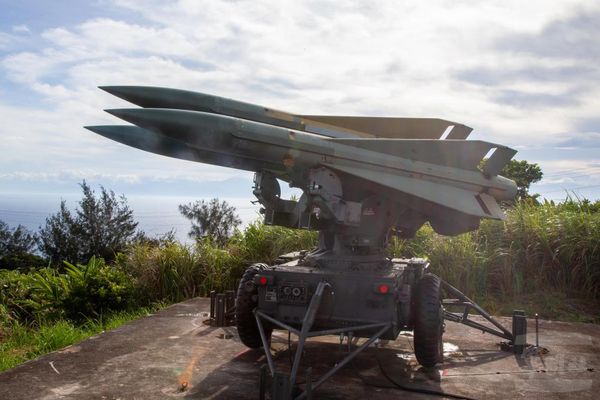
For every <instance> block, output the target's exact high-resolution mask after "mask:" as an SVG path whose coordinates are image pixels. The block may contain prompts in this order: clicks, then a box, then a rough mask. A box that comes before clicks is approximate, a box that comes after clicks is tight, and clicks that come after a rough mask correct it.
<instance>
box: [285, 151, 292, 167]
mask: <svg viewBox="0 0 600 400" xmlns="http://www.w3.org/2000/svg"><path fill="white" fill-rule="evenodd" d="M283 166H284V167H286V168H292V167H293V166H294V158H293V157H292V156H291V155H289V154H288V155H286V156H285V157H284V158H283Z"/></svg>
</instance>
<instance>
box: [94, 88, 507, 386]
mask: <svg viewBox="0 0 600 400" xmlns="http://www.w3.org/2000/svg"><path fill="white" fill-rule="evenodd" d="M101 89H103V90H105V91H107V92H108V93H111V94H113V95H115V96H118V97H120V98H122V99H124V100H126V101H128V102H130V103H133V104H134V105H136V106H139V107H137V108H125V109H112V110H106V111H107V112H109V113H110V114H112V115H114V116H116V117H118V118H120V119H122V120H124V121H126V122H128V123H130V124H131V125H107V126H90V127H87V128H88V129H89V130H91V131H93V132H95V133H97V134H100V135H102V136H104V137H107V138H109V139H112V140H115V141H117V142H119V143H123V144H126V145H128V146H132V147H135V148H138V149H140V150H144V151H148V152H152V153H156V154H160V155H164V156H168V157H174V158H179V159H184V160H190V161H196V162H200V163H205V164H213V165H218V166H223V167H228V168H235V169H240V170H245V171H253V172H254V173H255V178H254V187H253V194H254V195H255V196H256V198H257V199H258V201H259V202H260V204H261V205H262V209H261V212H262V213H263V215H264V220H265V223H267V224H275V225H281V226H286V227H290V228H298V229H313V230H318V231H319V243H318V247H317V248H315V249H311V250H307V251H303V252H300V253H297V254H295V255H293V256H289V257H283V258H282V259H281V260H280V262H279V263H278V264H277V265H272V266H269V265H264V264H257V265H253V266H250V267H249V268H248V270H247V271H246V273H245V274H244V276H243V277H242V279H241V282H240V286H239V288H238V292H237V300H236V320H237V326H238V333H239V336H240V339H241V340H242V342H243V343H244V344H246V345H247V346H249V347H252V348H258V347H264V348H265V350H266V354H267V361H268V363H269V367H270V370H271V372H272V375H273V376H275V375H276V373H275V370H274V366H273V361H272V358H271V355H270V352H269V351H268V347H269V340H270V335H271V332H272V329H274V328H275V329H286V330H288V331H290V332H292V333H294V334H296V335H298V337H299V345H298V349H297V352H296V358H295V359H294V363H293V366H292V371H291V374H290V375H289V376H288V378H289V379H287V381H288V383H289V384H290V385H293V384H294V382H295V379H296V376H297V373H298V368H299V362H300V358H299V357H300V354H301V353H302V346H303V344H304V341H305V340H306V339H307V338H308V337H312V336H317V335H324V334H341V335H342V336H344V335H346V336H347V337H350V336H354V337H364V338H367V342H366V343H367V346H368V344H370V343H373V342H374V341H375V340H376V339H378V338H384V339H395V338H396V337H397V336H398V334H399V332H400V331H401V330H414V340H415V353H416V356H417V359H418V361H419V362H420V363H421V364H423V365H424V366H426V367H431V366H433V365H435V364H436V363H438V362H440V361H441V357H442V349H441V345H442V332H443V318H444V310H443V308H442V299H441V294H440V291H441V289H440V288H441V286H442V285H443V282H442V281H441V279H440V278H439V277H437V276H435V275H433V274H431V273H429V272H428V270H427V265H428V264H427V262H426V261H425V260H419V259H411V260H399V259H389V258H388V257H386V255H385V251H384V250H385V247H386V244H387V242H388V240H389V239H390V237H391V236H393V235H396V236H400V237H403V238H410V237H412V236H413V235H414V234H415V233H416V231H417V230H418V229H419V228H420V227H421V226H422V225H423V224H425V223H429V224H430V225H431V227H432V228H433V229H434V230H435V231H436V232H437V233H440V234H443V235H457V234H460V233H464V232H468V231H472V230H475V229H477V228H478V226H479V223H480V220H481V219H482V218H491V219H498V220H502V219H504V214H503V211H502V209H501V207H500V205H499V202H501V201H506V200H511V199H512V198H513V197H514V196H515V194H516V185H515V183H514V182H513V181H511V180H509V179H507V178H504V177H502V176H500V175H499V172H500V171H501V170H502V168H503V167H504V165H505V164H506V163H507V162H509V161H510V159H511V158H512V157H513V156H514V154H515V153H516V152H515V151H514V150H512V149H510V148H508V147H505V146H502V145H498V144H494V143H489V142H485V141H480V140H467V138H468V136H469V134H470V132H471V128H469V127H467V126H465V125H463V124H460V123H456V122H452V121H446V120H442V119H436V118H387V117H357V116H330V115H302V114H292V113H289V112H285V111H280V110H275V109H271V108H268V107H263V106H259V105H254V104H249V103H244V102H240V101H235V100H231V99H226V98H222V97H217V96H212V95H208V94H203V93H197V92H190V91H184V90H176V89H168V88H158V87H143V86H106V87H101ZM281 181H282V182H287V183H288V184H289V185H290V186H291V187H295V188H299V189H300V190H301V191H302V193H303V194H302V196H301V197H300V198H299V199H297V200H287V199H283V198H281V189H280V186H279V182H281ZM500 335H504V336H503V337H508V336H509V335H510V334H509V333H507V331H502V332H501V333H500ZM336 368H337V367H336ZM340 368H341V366H340ZM335 370H336V369H335V368H334V370H333V372H331V373H332V374H333V373H334V372H335ZM329 376H330V375H329ZM326 378H327V376H325V377H324V378H323V380H324V379H326ZM284 381H285V380H284ZM321 383H322V381H319V382H317V383H316V384H315V386H318V385H320V384H321ZM286 387H287V386H286ZM283 392H285V393H288V394H290V396H291V387H290V388H287V389H285V390H283ZM286 396H287V395H280V396H279V397H282V398H289V397H286ZM301 397H302V396H301ZM301 397H300V398H301Z"/></svg>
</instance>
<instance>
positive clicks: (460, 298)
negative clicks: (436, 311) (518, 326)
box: [442, 280, 515, 342]
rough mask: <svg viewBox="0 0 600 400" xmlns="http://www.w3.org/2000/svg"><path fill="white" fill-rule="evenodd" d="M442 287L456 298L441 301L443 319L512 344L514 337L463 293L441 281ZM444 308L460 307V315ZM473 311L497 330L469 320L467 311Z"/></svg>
mask: <svg viewBox="0 0 600 400" xmlns="http://www.w3.org/2000/svg"><path fill="white" fill-rule="evenodd" d="M442 287H443V288H444V289H445V290H446V291H447V292H448V293H449V294H451V295H453V296H456V299H444V300H443V301H442V305H443V306H444V319H447V320H448V321H452V322H457V323H460V324H465V325H467V326H470V327H471V328H475V329H479V330H482V331H484V332H487V333H489V334H492V335H495V336H498V337H501V338H503V339H506V340H508V341H510V342H514V339H515V336H514V335H513V333H512V332H510V331H509V330H508V329H506V328H505V327H503V326H502V325H501V324H500V323H499V322H498V321H496V320H495V319H494V318H493V317H492V316H491V315H490V314H488V313H487V312H486V311H485V310H484V309H483V308H481V307H480V306H479V305H478V304H477V303H475V302H474V301H473V300H471V299H470V298H468V297H467V296H466V295H465V294H464V293H463V292H461V291H460V290H458V289H457V288H455V287H454V286H452V285H450V284H449V283H448V282H446V281H444V280H442ZM446 306H449V307H452V306H462V307H464V308H463V311H462V313H457V312H451V311H447V310H446V309H445V307H446ZM471 309H472V310H474V311H476V312H477V314H479V315H481V316H482V317H483V318H485V319H486V320H487V321H488V322H490V323H491V324H492V325H494V326H495V327H496V328H498V330H496V329H493V328H490V327H489V326H485V325H482V324H480V323H479V322H475V321H473V320H470V319H469V311H471Z"/></svg>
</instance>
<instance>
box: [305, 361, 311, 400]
mask: <svg viewBox="0 0 600 400" xmlns="http://www.w3.org/2000/svg"><path fill="white" fill-rule="evenodd" d="M306 400H312V367H309V368H308V370H306Z"/></svg>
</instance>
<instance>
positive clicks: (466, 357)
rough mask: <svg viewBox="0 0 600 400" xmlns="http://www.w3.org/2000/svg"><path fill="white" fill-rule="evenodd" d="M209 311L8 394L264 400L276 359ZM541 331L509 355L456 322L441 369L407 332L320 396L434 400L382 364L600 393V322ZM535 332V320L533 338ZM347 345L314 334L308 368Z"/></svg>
mask: <svg viewBox="0 0 600 400" xmlns="http://www.w3.org/2000/svg"><path fill="white" fill-rule="evenodd" d="M208 307H209V300H208V299H204V298H196V299H193V300H190V301H186V302H183V303H179V304H175V305H173V306H171V307H169V308H167V309H164V310H162V311H160V312H158V313H157V314H155V315H152V316H150V317H146V318H142V319H140V320H137V321H134V322H131V323H128V324H125V325H123V326H121V327H120V328H117V329H115V330H112V331H110V332H105V333H103V334H101V335H98V336H95V337H92V338H90V339H88V340H85V341H83V342H81V343H79V344H77V345H73V346H70V347H67V348H65V349H62V350H60V351H56V352H54V353H50V354H48V355H45V356H43V357H40V358H38V359H36V360H33V361H30V362H27V363H25V364H23V365H20V366H18V367H16V368H14V369H12V370H9V371H6V372H4V373H2V374H0V399H7V400H8V399H11V400H20V399H23V400H25V399H27V400H29V399H44V400H51V399H111V400H116V399H122V400H125V399H143V400H151V399H166V398H171V397H173V398H177V397H180V398H185V399H256V398H257V397H258V377H259V368H260V366H261V365H262V364H264V363H265V361H266V360H265V357H264V354H263V352H262V350H248V349H246V348H245V347H244V345H242V344H241V343H240V342H239V340H238V338H237V335H236V332H235V329H234V328H212V327H209V326H206V325H205V324H203V320H205V319H206V317H207V316H208V313H207V311H208ZM501 320H502V322H503V323H506V324H507V325H509V319H507V318H502V319H501ZM540 329H541V330H540V342H541V343H540V344H541V345H543V346H545V347H547V348H548V349H549V350H550V352H549V353H548V354H545V355H539V356H529V357H521V356H515V355H513V354H510V353H505V352H502V351H500V350H499V349H498V346H497V342H498V339H497V338H496V337H494V336H491V335H489V334H482V333H481V332H478V331H475V330H473V329H470V328H468V327H466V326H464V325H458V324H454V323H451V322H447V327H446V333H445V335H444V340H445V342H446V344H445V361H444V364H443V365H442V366H441V367H440V369H436V370H434V371H424V370H423V369H422V368H420V367H419V365H418V364H417V363H416V361H415V359H414V354H413V352H412V338H411V337H410V334H408V333H407V334H403V335H401V336H400V337H399V338H398V340H396V341H393V342H388V343H387V344H386V345H385V346H384V347H383V348H380V349H376V348H370V349H368V350H367V351H366V352H365V353H363V354H361V355H360V356H359V357H357V359H356V360H355V361H354V362H353V363H351V364H350V365H348V366H346V367H345V368H344V369H342V370H341V371H340V372H338V374H337V375H335V376H334V377H333V378H332V379H331V380H329V381H327V382H326V383H325V384H324V385H323V386H321V387H320V388H319V389H318V390H317V391H316V393H315V398H318V399H370V400H379V399H390V398H398V399H400V398H402V399H428V398H432V395H431V394H418V393H412V392H406V391H402V390H398V389H397V388H395V387H394V384H392V383H391V382H390V380H388V379H387V378H385V377H384V376H383V374H382V371H381V368H383V370H384V371H385V372H386V374H387V375H388V376H389V377H390V378H391V379H393V380H394V381H395V382H396V383H397V384H399V385H401V386H408V387H411V388H420V389H425V390H432V391H443V392H446V393H451V394H455V395H462V396H466V397H470V398H475V399H512V398H528V399H567V398H569V399H596V398H599V396H600V379H599V378H598V370H599V367H600V326H598V325H592V324H573V323H565V322H552V321H540ZM533 332H534V326H533V324H530V325H529V338H528V339H529V342H530V343H531V342H534V341H535V336H534V333H533ZM363 340H364V339H363ZM292 344H293V342H292ZM287 346H288V342H287V334H286V333H284V332H278V331H276V333H275V336H274V338H273V349H274V351H275V360H276V364H277V367H278V368H279V369H280V370H282V371H283V370H289V365H290V353H289V351H288V350H287ZM344 351H345V350H344V349H343V348H341V346H340V345H339V340H338V338H337V337H324V338H315V339H312V340H311V341H309V342H308V344H307V347H306V350H305V354H304V362H303V365H302V367H301V371H305V370H306V368H307V367H309V366H311V367H312V368H313V379H314V378H317V377H319V376H320V375H321V374H323V373H324V372H326V371H327V370H328V369H329V368H331V367H332V366H334V365H335V363H336V362H337V361H338V360H340V359H341V358H342V357H343V355H344ZM303 374H304V372H301V375H300V378H299V380H300V381H304V375H303ZM437 398H449V397H446V396H444V397H437Z"/></svg>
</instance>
